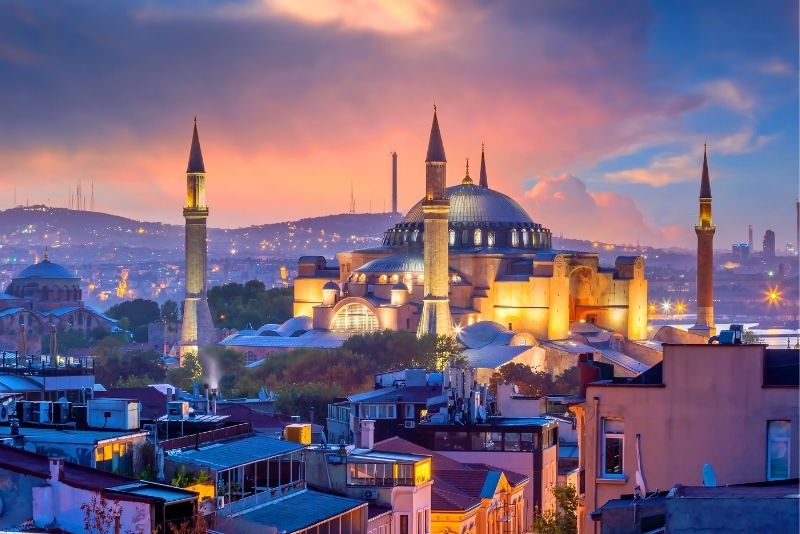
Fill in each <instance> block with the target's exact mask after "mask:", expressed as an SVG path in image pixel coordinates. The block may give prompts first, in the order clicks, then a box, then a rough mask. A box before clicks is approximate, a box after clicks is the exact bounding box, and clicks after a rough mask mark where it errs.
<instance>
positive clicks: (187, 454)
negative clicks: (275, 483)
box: [169, 436, 303, 471]
mask: <svg viewBox="0 0 800 534" xmlns="http://www.w3.org/2000/svg"><path fill="white" fill-rule="evenodd" d="M302 449H303V446H302V445H300V444H299V443H294V442H291V441H282V440H279V439H273V438H269V437H265V436H250V437H246V438H240V439H233V440H230V441H224V442H221V443H214V444H212V445H207V446H205V447H200V448H199V449H189V450H185V451H180V452H177V451H172V452H170V453H169V459H170V460H171V461H174V462H179V463H188V464H194V465H199V466H201V467H207V468H209V469H213V470H215V471H222V470H225V469H230V468H233V467H238V466H240V465H244V464H248V463H252V462H257V461H260V460H266V459H267V458H273V457H275V456H280V455H282V454H288V453H291V452H296V451H300V450H302Z"/></svg>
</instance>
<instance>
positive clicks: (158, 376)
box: [92, 336, 166, 386]
mask: <svg viewBox="0 0 800 534" xmlns="http://www.w3.org/2000/svg"><path fill="white" fill-rule="evenodd" d="M92 354H93V355H94V358H95V360H94V373H95V380H96V381H97V382H99V383H101V384H103V385H105V386H115V385H118V384H122V383H124V384H126V385H129V384H131V383H133V382H135V381H138V380H142V381H145V380H147V381H149V382H150V383H153V382H163V380H164V376H165V373H166V370H165V368H164V363H163V362H162V360H161V355H160V354H159V353H158V352H156V351H154V350H133V351H129V352H124V351H123V350H122V342H121V341H120V340H119V339H117V338H116V337H113V336H108V337H105V338H103V339H101V340H100V341H98V342H97V344H95V346H94V347H93V348H92Z"/></svg>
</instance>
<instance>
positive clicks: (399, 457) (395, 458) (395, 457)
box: [347, 449, 430, 463]
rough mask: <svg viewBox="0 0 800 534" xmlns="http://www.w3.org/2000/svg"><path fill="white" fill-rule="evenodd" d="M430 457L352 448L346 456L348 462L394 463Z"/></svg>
mask: <svg viewBox="0 0 800 534" xmlns="http://www.w3.org/2000/svg"><path fill="white" fill-rule="evenodd" d="M427 458H430V456H423V455H421V454H408V453H402V452H385V451H376V450H374V449H353V452H351V453H350V454H349V455H348V457H347V461H348V463H354V462H351V461H350V460H351V459H352V460H355V461H359V460H362V461H369V462H380V463H384V462H385V463H395V462H419V461H422V460H425V459H427Z"/></svg>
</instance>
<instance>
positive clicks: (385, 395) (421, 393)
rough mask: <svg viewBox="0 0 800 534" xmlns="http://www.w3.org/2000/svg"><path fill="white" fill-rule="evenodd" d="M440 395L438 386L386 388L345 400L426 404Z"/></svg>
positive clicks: (357, 394)
mask: <svg viewBox="0 0 800 534" xmlns="http://www.w3.org/2000/svg"><path fill="white" fill-rule="evenodd" d="M441 394H442V389H441V387H438V386H406V387H402V388H394V387H387V388H381V389H374V390H372V391H366V392H364V393H356V394H355V395H349V396H348V397H347V400H349V401H350V402H384V403H396V402H418V403H423V402H426V401H427V400H428V399H429V398H431V397H436V396H438V395H441Z"/></svg>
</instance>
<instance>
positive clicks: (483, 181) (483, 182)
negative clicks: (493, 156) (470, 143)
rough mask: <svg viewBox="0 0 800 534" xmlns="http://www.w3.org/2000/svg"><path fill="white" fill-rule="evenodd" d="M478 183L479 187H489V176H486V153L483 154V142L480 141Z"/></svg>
mask: <svg viewBox="0 0 800 534" xmlns="http://www.w3.org/2000/svg"><path fill="white" fill-rule="evenodd" d="M478 183H479V184H480V186H481V187H485V188H487V189H488V188H489V178H488V177H487V176H486V155H485V154H484V146H483V143H481V179H480V182H478Z"/></svg>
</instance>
